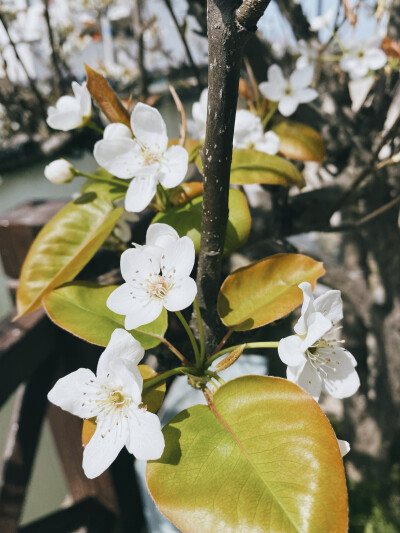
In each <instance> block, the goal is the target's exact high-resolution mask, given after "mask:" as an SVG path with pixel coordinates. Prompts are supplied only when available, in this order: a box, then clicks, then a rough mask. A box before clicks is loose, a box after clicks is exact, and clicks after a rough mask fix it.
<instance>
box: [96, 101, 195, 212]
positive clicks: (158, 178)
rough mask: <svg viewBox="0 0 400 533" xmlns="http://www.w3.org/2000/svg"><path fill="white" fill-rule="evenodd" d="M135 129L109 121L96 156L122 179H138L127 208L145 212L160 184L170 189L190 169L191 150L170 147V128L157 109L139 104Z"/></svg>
mask: <svg viewBox="0 0 400 533" xmlns="http://www.w3.org/2000/svg"><path fill="white" fill-rule="evenodd" d="M131 129H132V132H133V134H134V136H135V138H133V136H132V132H131V130H130V129H129V128H128V127H127V126H125V125H124V124H118V123H116V124H109V125H108V126H107V127H106V129H105V130H104V136H103V139H102V140H101V141H98V142H97V143H96V144H95V147H94V157H95V159H96V161H97V162H98V163H99V165H101V166H102V167H103V168H105V169H106V170H108V172H111V174H113V175H114V176H117V177H118V178H122V179H130V178H134V179H133V180H132V181H131V182H130V184H129V187H128V191H127V194H126V198H125V209H126V210H127V211H131V212H134V213H139V212H140V211H143V209H145V208H146V207H147V206H148V204H149V203H150V201H151V199H152V198H153V196H154V195H155V193H156V190H157V184H158V183H161V185H162V186H163V187H166V188H167V189H169V188H172V187H176V186H177V185H179V184H180V183H181V182H182V181H183V179H184V177H185V175H186V172H187V168H188V158H189V155H188V153H187V151H186V150H185V149H184V148H182V147H181V146H171V147H170V148H168V137H167V128H166V125H165V122H164V120H163V119H162V117H161V115H160V113H159V112H158V111H157V109H154V108H153V107H151V106H148V105H146V104H142V103H138V104H136V106H135V109H134V110H133V113H132V115H131Z"/></svg>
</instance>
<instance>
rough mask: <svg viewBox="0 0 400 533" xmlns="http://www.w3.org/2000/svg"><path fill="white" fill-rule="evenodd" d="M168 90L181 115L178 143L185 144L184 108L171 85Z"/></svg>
mask: <svg viewBox="0 0 400 533" xmlns="http://www.w3.org/2000/svg"><path fill="white" fill-rule="evenodd" d="M169 90H170V93H171V94H172V98H173V99H174V102H175V105H176V108H177V110H178V111H179V113H180V115H181V126H180V129H179V144H180V145H181V146H185V141H186V133H187V124H186V113H185V108H184V107H183V104H182V102H181V99H180V98H179V96H178V93H177V92H176V91H175V88H174V87H173V86H172V85H170V86H169Z"/></svg>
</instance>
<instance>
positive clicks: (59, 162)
mask: <svg viewBox="0 0 400 533" xmlns="http://www.w3.org/2000/svg"><path fill="white" fill-rule="evenodd" d="M44 175H45V177H46V178H47V179H48V180H49V181H51V182H52V183H56V184H57V185H60V184H62V183H67V182H68V181H71V180H72V179H73V178H74V176H75V171H74V167H73V166H72V165H71V163H70V162H69V161H67V160H66V159H56V160H55V161H52V162H51V163H49V164H48V165H46V166H45V169H44Z"/></svg>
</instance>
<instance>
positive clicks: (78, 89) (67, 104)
mask: <svg viewBox="0 0 400 533" xmlns="http://www.w3.org/2000/svg"><path fill="white" fill-rule="evenodd" d="M72 91H73V93H74V96H61V98H59V99H58V100H57V102H56V105H55V107H53V106H52V107H49V109H48V110H47V124H48V125H49V126H50V128H53V129H55V130H62V131H69V130H73V129H75V128H81V127H82V126H84V125H85V124H86V123H87V122H88V120H89V119H90V116H91V113H92V100H91V98H90V93H89V91H88V90H87V88H86V84H85V83H83V84H82V85H79V83H77V82H76V81H73V82H72Z"/></svg>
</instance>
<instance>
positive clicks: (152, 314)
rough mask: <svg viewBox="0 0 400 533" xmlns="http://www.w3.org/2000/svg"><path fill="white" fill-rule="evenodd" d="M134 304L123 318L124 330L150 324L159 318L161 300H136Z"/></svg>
mask: <svg viewBox="0 0 400 533" xmlns="http://www.w3.org/2000/svg"><path fill="white" fill-rule="evenodd" d="M134 302H135V307H134V308H133V309H132V311H131V312H129V314H127V315H126V317H125V328H126V329H128V330H131V329H136V328H138V327H139V326H144V325H145V324H150V322H153V320H155V319H156V318H158V317H159V316H160V314H161V311H162V309H163V304H162V301H161V300H150V299H149V300H145V299H137V300H134Z"/></svg>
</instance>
